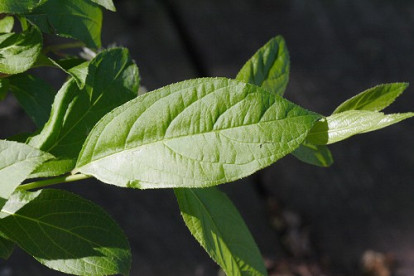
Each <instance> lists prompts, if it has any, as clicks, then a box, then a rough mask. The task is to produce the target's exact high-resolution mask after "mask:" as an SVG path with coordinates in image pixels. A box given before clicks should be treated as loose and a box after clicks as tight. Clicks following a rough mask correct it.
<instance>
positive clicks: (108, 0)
mask: <svg viewBox="0 0 414 276" xmlns="http://www.w3.org/2000/svg"><path fill="white" fill-rule="evenodd" d="M91 1H92V2H94V3H96V4H98V5H101V6H102V7H104V8H106V9H107V10H110V11H113V12H114V11H116V9H115V5H114V3H113V2H112V0H91Z"/></svg>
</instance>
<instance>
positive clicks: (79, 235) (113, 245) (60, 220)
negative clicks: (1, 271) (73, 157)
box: [0, 190, 131, 275]
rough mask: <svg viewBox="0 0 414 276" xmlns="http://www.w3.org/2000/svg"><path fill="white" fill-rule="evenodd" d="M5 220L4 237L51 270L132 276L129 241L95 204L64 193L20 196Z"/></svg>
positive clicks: (1, 213) (5, 211)
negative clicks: (129, 275)
mask: <svg viewBox="0 0 414 276" xmlns="http://www.w3.org/2000/svg"><path fill="white" fill-rule="evenodd" d="M0 217H1V220H0V232H2V234H3V235H5V236H7V237H8V238H10V239H11V240H12V241H14V242H15V243H16V244H17V245H18V246H19V247H21V248H22V249H23V250H25V251H26V252H27V253H29V254H30V255H32V256H33V257H35V258H36V259H37V260H38V261H39V262H40V263H42V264H44V265H46V266H47V267H49V268H52V269H55V270H58V271H61V272H65V273H70V274H75V275H113V274H118V273H122V274H124V275H125V274H128V271H129V267H130V263H131V253H130V248H129V245H128V241H127V239H126V238H125V235H124V234H123V232H122V230H121V229H120V228H119V226H118V225H117V224H116V223H115V222H114V221H113V220H112V219H111V218H110V217H109V216H108V215H107V214H106V212H105V211H103V210H102V209H101V208H100V207H99V206H97V205H95V204H93V203H92V202H90V201H87V200H85V199H82V198H80V197H78V196H76V195H74V194H71V193H69V192H65V191H62V190H39V191H37V192H34V193H31V192H25V191H18V192H16V193H14V194H13V195H12V197H11V198H10V200H9V201H8V202H7V203H6V205H5V206H4V207H3V209H2V210H1V211H0Z"/></svg>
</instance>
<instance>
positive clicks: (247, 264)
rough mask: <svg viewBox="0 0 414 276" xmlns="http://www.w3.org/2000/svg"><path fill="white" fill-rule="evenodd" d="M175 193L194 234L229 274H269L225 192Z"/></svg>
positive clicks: (181, 190) (183, 215) (203, 190)
mask: <svg viewBox="0 0 414 276" xmlns="http://www.w3.org/2000/svg"><path fill="white" fill-rule="evenodd" d="M174 192H175V195H176V197H177V200H178V204H179V206H180V210H181V215H182V217H183V219H184V222H185V224H186V225H187V227H188V229H189V230H190V232H191V234H192V235H193V236H194V238H195V239H196V240H197V241H198V242H199V243H200V244H201V246H203V247H204V249H205V250H206V251H207V253H208V254H209V255H210V257H211V258H212V259H213V260H214V261H215V262H216V263H217V264H219V265H220V267H221V268H222V269H223V271H224V272H225V273H226V275H232V276H233V275H267V272H266V268H265V266H264V263H263V259H262V256H261V254H260V251H259V249H258V248H257V245H256V243H255V241H254V239H253V237H252V235H251V234H250V231H249V229H248V228H247V226H246V224H245V223H244V221H243V218H242V217H241V216H240V214H239V212H238V211H237V209H236V207H234V205H233V203H232V202H231V201H230V199H229V198H228V197H227V196H226V195H225V194H224V193H222V192H220V191H219V190H218V189H216V188H215V187H211V188H206V189H175V190H174Z"/></svg>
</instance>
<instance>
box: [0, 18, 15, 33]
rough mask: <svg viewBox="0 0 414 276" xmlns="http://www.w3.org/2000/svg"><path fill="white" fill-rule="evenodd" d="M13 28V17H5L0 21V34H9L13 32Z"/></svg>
mask: <svg viewBox="0 0 414 276" xmlns="http://www.w3.org/2000/svg"><path fill="white" fill-rule="evenodd" d="M13 26H14V17H13V16H5V17H4V18H2V19H0V33H10V32H11V31H12V30H13Z"/></svg>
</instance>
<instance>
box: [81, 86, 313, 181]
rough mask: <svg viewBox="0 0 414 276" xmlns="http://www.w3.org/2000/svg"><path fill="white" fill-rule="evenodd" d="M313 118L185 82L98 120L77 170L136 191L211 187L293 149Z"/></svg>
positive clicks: (269, 97) (282, 103)
mask: <svg viewBox="0 0 414 276" xmlns="http://www.w3.org/2000/svg"><path fill="white" fill-rule="evenodd" d="M318 118H320V116H319V115H317V114H314V113H311V112H308V111H306V110H304V109H302V108H301V107H299V106H297V105H295V104H293V103H291V102H289V101H287V100H285V99H283V98H281V97H279V96H277V95H274V94H273V93H269V92H267V91H266V90H264V89H262V88H260V87H257V86H254V85H250V84H246V83H242V82H238V81H234V80H229V79H224V78H215V79H210V78H205V79H195V80H189V81H184V82H180V83H176V84H172V85H169V86H166V87H163V88H161V89H158V90H156V91H153V92H150V93H146V94H144V95H142V96H139V97H138V98H137V99H135V100H132V101H130V102H128V103H126V104H124V105H123V106H121V107H119V108H117V109H115V110H114V111H113V112H111V113H109V114H108V115H106V116H105V117H104V118H103V119H101V121H100V122H99V123H98V124H97V125H96V126H95V127H94V129H93V130H92V131H91V133H90V134H89V137H88V139H87V140H86V141H85V144H84V146H83V149H82V151H81V153H80V156H79V159H78V163H77V169H76V170H75V172H82V173H84V174H87V175H93V176H95V177H97V178H98V179H100V180H102V181H103V182H106V183H110V184H115V185H118V186H129V187H135V188H165V187H205V186H212V185H217V184H221V183H226V182H229V181H233V180H236V179H239V178H241V177H244V176H247V175H250V174H252V173H254V172H255V171H257V170H259V169H262V168H264V167H266V166H269V165H270V164H272V163H274V162H276V160H278V159H279V158H281V157H283V156H285V155H286V154H288V153H290V152H291V151H293V150H295V148H296V147H298V146H299V145H300V144H301V143H302V142H303V140H304V139H305V137H306V135H307V132H308V130H309V129H310V128H311V127H312V126H313V124H314V122H315V120H317V119H318Z"/></svg>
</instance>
